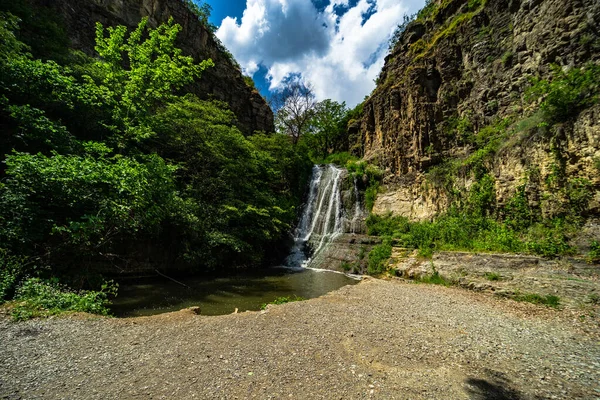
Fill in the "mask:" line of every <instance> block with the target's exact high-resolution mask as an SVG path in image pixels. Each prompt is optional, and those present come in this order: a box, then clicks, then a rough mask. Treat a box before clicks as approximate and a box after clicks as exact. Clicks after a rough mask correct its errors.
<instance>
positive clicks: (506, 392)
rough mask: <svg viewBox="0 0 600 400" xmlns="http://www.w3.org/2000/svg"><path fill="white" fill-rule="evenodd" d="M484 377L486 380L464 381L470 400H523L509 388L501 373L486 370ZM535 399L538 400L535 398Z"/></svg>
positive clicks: (515, 391)
mask: <svg viewBox="0 0 600 400" xmlns="http://www.w3.org/2000/svg"><path fill="white" fill-rule="evenodd" d="M485 375H486V376H487V378H486V379H481V378H468V379H467V380H465V384H466V391H467V393H468V394H469V395H470V397H471V400H525V397H524V396H523V394H521V393H520V392H519V391H518V390H516V389H514V388H512V387H511V386H512V385H511V382H510V380H509V379H508V378H506V376H505V375H504V374H503V373H501V372H498V371H494V370H490V369H486V370H485ZM527 399H529V397H527ZM535 399H536V400H538V398H537V397H536V398H535Z"/></svg>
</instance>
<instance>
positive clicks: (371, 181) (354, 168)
mask: <svg viewBox="0 0 600 400" xmlns="http://www.w3.org/2000/svg"><path fill="white" fill-rule="evenodd" d="M346 169H347V170H348V172H349V173H350V175H349V177H350V179H352V180H354V179H355V178H356V179H357V180H358V181H359V182H363V183H366V185H365V186H366V187H365V188H364V189H365V207H366V209H367V210H368V211H371V210H372V209H373V206H374V204H375V200H376V199H377V194H378V193H379V182H380V181H381V178H382V177H383V172H382V171H381V170H380V169H379V168H377V167H376V166H375V165H373V164H368V163H367V162H365V161H352V160H350V161H348V162H347V163H346Z"/></svg>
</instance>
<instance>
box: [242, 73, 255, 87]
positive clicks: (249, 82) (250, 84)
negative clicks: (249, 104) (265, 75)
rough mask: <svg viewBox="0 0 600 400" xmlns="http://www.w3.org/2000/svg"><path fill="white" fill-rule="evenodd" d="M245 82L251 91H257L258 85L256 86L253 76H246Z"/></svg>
mask: <svg viewBox="0 0 600 400" xmlns="http://www.w3.org/2000/svg"><path fill="white" fill-rule="evenodd" d="M244 82H245V83H246V86H248V87H249V88H250V89H256V85H255V84H254V79H252V77H251V76H248V75H244Z"/></svg>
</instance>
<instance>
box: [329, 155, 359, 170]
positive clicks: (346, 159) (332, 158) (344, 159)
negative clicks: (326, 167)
mask: <svg viewBox="0 0 600 400" xmlns="http://www.w3.org/2000/svg"><path fill="white" fill-rule="evenodd" d="M356 160H357V158H356V157H354V156H353V155H351V154H350V153H348V152H341V153H333V154H330V155H329V156H327V158H326V159H325V160H323V164H335V165H338V166H340V167H345V166H346V165H347V164H348V163H355V162H356Z"/></svg>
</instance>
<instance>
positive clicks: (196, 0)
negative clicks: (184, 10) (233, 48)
mask: <svg viewBox="0 0 600 400" xmlns="http://www.w3.org/2000/svg"><path fill="white" fill-rule="evenodd" d="M183 2H184V4H185V5H186V6H187V7H188V9H189V10H190V11H191V12H192V13H193V14H194V15H195V16H196V17H198V20H199V21H200V22H202V24H204V26H206V27H207V28H208V30H209V31H211V32H212V33H214V32H215V31H216V30H217V27H216V26H215V25H213V24H211V23H210V22H209V21H208V20H209V18H210V14H211V13H212V7H211V5H210V4H208V3H206V2H204V1H202V0H183Z"/></svg>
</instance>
